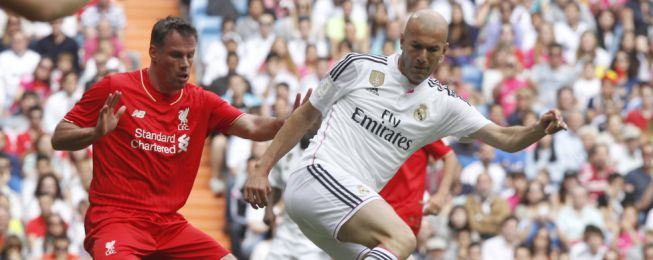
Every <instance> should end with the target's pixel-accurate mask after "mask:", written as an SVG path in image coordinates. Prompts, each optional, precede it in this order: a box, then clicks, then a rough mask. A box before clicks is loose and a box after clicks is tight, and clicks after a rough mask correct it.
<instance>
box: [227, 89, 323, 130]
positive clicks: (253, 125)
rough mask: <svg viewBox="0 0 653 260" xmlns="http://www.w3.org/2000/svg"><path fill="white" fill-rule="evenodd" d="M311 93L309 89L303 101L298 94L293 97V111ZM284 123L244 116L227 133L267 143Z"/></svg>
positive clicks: (305, 100) (280, 119)
mask: <svg viewBox="0 0 653 260" xmlns="http://www.w3.org/2000/svg"><path fill="white" fill-rule="evenodd" d="M312 92H313V90H312V89H309V90H308V91H307V92H306V95H305V96H304V99H303V100H302V99H301V95H300V94H299V93H298V94H297V95H296V96H295V102H294V104H293V111H294V110H295V109H297V108H298V107H299V106H300V100H302V101H301V104H304V103H307V101H308V98H310V97H311V93H312ZM285 121H286V120H285V119H282V118H272V117H263V116H255V115H250V114H244V115H242V116H241V117H239V118H238V119H236V121H235V122H234V123H233V125H232V126H231V128H230V129H229V131H228V132H227V133H228V134H232V135H236V136H238V137H242V138H245V139H250V140H253V141H267V140H270V139H272V138H273V137H274V135H276V134H277V132H278V131H279V129H280V128H281V126H282V125H283V124H284V122H285Z"/></svg>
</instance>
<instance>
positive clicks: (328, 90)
mask: <svg viewBox="0 0 653 260" xmlns="http://www.w3.org/2000/svg"><path fill="white" fill-rule="evenodd" d="M356 57H358V55H356V54H353V53H350V54H348V55H347V56H345V58H344V59H342V60H340V62H338V63H337V64H336V65H335V66H333V68H332V69H331V71H330V72H329V75H328V76H327V77H325V78H324V79H322V81H320V84H319V85H318V87H317V89H316V90H315V92H313V95H311V98H310V99H309V100H310V102H311V105H313V106H314V107H315V108H317V109H318V110H320V112H322V114H324V113H326V112H327V111H328V110H329V108H331V106H332V105H333V104H334V103H335V102H336V101H337V100H338V99H340V98H342V97H343V96H344V95H345V94H347V93H348V92H349V91H351V90H352V89H353V86H354V83H355V81H356V79H357V78H358V77H357V75H358V73H357V68H356V64H355V62H356V60H357V58H356Z"/></svg>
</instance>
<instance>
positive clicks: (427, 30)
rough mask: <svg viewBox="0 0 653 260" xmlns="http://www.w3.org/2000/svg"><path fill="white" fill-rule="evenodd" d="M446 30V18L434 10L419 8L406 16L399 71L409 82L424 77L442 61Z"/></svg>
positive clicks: (447, 26)
mask: <svg viewBox="0 0 653 260" xmlns="http://www.w3.org/2000/svg"><path fill="white" fill-rule="evenodd" d="M448 33H449V25H448V24H447V21H446V20H445V19H444V18H443V17H442V16H441V15H440V14H438V13H436V12H435V11H432V10H420V11H417V12H415V13H413V14H412V15H411V16H410V18H408V22H406V28H405V29H404V33H402V34H401V50H402V51H403V52H402V54H401V58H400V62H399V70H400V71H401V72H402V74H404V76H405V77H406V78H407V79H408V80H409V81H410V82H411V83H412V84H416V85H417V84H420V83H421V82H423V81H424V80H426V79H427V78H428V77H429V76H430V75H431V74H433V71H435V69H436V68H437V67H438V65H439V64H440V62H442V61H443V59H444V56H445V54H446V52H447V46H448V43H447V36H448Z"/></svg>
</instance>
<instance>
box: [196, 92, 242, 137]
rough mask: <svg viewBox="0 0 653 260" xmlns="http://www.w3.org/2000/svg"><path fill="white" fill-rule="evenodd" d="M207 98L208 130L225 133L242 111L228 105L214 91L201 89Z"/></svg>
mask: <svg viewBox="0 0 653 260" xmlns="http://www.w3.org/2000/svg"><path fill="white" fill-rule="evenodd" d="M202 91H203V92H204V96H205V97H206V99H207V103H206V104H207V107H209V109H210V114H211V115H210V117H209V118H210V119H209V130H212V131H218V132H221V133H226V132H227V131H228V130H229V128H230V127H231V125H232V124H233V122H234V121H236V119H237V118H238V117H240V116H241V115H242V114H243V112H241V111H240V110H238V109H237V108H235V107H233V106H232V105H229V103H227V102H226V101H224V100H223V99H222V98H220V97H219V96H218V95H216V94H215V93H212V92H209V91H206V90H202Z"/></svg>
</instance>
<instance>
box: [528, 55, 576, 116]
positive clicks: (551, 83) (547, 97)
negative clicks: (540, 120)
mask: <svg viewBox="0 0 653 260" xmlns="http://www.w3.org/2000/svg"><path fill="white" fill-rule="evenodd" d="M562 51H563V47H562V46H561V45H559V44H551V45H549V59H548V62H546V63H540V64H537V65H535V66H534V67H533V70H532V71H531V77H532V78H531V79H532V80H533V82H534V83H535V84H536V85H537V87H536V88H537V92H538V96H539V101H540V102H542V103H541V105H542V106H543V108H551V107H554V104H555V94H556V93H557V91H558V89H560V88H562V87H563V86H571V84H572V83H573V80H574V74H573V69H572V68H571V67H570V66H569V65H566V64H564V61H563V56H562V55H563V53H562Z"/></svg>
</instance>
